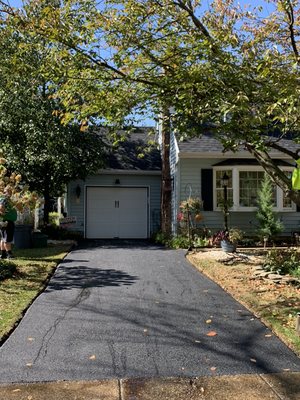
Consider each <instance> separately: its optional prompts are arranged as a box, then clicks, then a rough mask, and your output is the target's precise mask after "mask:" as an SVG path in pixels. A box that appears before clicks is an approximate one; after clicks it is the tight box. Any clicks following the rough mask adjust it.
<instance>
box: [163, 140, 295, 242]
mask: <svg viewBox="0 0 300 400" xmlns="http://www.w3.org/2000/svg"><path fill="white" fill-rule="evenodd" d="M171 143H172V144H171V157H170V162H171V174H172V181H173V199H172V209H173V212H172V215H173V216H172V227H173V232H174V233H175V232H176V231H177V224H178V222H177V215H178V213H179V204H180V202H181V201H182V200H186V199H187V198H188V197H190V196H191V197H199V198H201V199H202V200H203V212H202V214H203V217H204V218H203V220H202V221H201V224H200V225H205V226H206V227H207V228H209V229H211V230H212V231H213V232H215V231H217V230H219V229H223V228H224V216H223V212H222V209H221V207H220V205H221V201H222V200H223V196H224V189H223V187H222V183H221V178H222V177H223V175H224V173H225V172H226V174H227V175H228V176H229V178H230V179H229V186H228V199H229V201H231V202H232V203H233V206H232V207H231V208H230V213H229V219H228V221H229V226H230V227H238V228H240V229H242V230H243V231H244V232H245V233H248V234H255V231H256V230H257V223H256V217H255V214H256V209H257V208H256V205H257V192H258V189H259V187H260V183H261V180H262V178H263V174H264V172H263V169H262V167H260V166H259V165H258V163H257V162H256V160H255V159H254V158H253V157H251V155H250V153H249V152H247V151H246V150H241V151H239V152H237V153H232V152H226V153H224V152H223V146H222V145H221V143H220V142H219V141H218V140H216V139H215V138H214V137H213V136H212V135H210V134H209V133H208V134H205V135H203V136H202V137H200V138H193V139H190V140H184V141H181V142H180V141H177V140H176V138H175V136H174V135H172V138H171ZM284 143H285V146H286V147H288V148H293V150H295V144H294V143H293V142H292V141H291V140H285V141H284ZM272 158H273V159H276V162H277V163H278V165H280V166H281V168H282V169H283V170H284V171H286V173H287V174H291V173H292V171H293V169H294V165H295V163H294V162H293V160H291V159H290V158H289V157H288V156H287V155H286V154H284V153H281V152H280V153H279V152H275V151H273V152H272ZM274 202H275V207H274V211H276V212H278V215H279V217H280V219H281V220H282V222H283V224H284V232H283V235H290V234H291V232H293V231H299V230H300V212H298V210H297V207H296V205H295V204H294V203H292V202H291V201H290V200H289V199H288V198H286V197H285V196H284V195H283V192H282V190H281V189H279V188H278V187H274Z"/></svg>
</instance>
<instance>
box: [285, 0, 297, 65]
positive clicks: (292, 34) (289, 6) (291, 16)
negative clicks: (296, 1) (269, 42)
mask: <svg viewBox="0 0 300 400" xmlns="http://www.w3.org/2000/svg"><path fill="white" fill-rule="evenodd" d="M286 6H287V7H286V8H285V11H286V14H287V17H288V19H289V31H290V39H291V44H292V48H293V52H294V54H295V56H296V61H297V64H299V63H300V57H299V51H298V47H297V43H296V38H295V29H294V24H295V16H294V8H293V5H292V3H291V1H290V0H287V5H286Z"/></svg>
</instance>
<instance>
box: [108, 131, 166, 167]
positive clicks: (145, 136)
mask: <svg viewBox="0 0 300 400" xmlns="http://www.w3.org/2000/svg"><path fill="white" fill-rule="evenodd" d="M124 133H125V134H126V131H124V132H123V131H121V132H119V134H120V135H121V134H124ZM150 140H151V141H153V140H155V135H154V134H153V128H146V127H145V128H143V127H141V128H135V129H134V130H133V131H131V132H130V134H128V135H127V134H126V137H125V139H124V140H123V139H122V140H121V141H120V142H119V144H118V145H117V146H111V147H109V150H108V154H107V158H106V168H105V169H117V170H131V171H132V170H135V171H161V154H160V151H159V149H158V147H157V146H154V145H153V144H152V145H150V144H149V141H150Z"/></svg>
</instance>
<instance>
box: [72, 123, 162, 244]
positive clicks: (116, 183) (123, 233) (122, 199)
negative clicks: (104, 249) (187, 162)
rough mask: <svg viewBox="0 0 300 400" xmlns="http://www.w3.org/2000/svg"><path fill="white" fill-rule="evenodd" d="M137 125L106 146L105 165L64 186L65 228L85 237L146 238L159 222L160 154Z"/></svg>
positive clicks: (146, 134) (147, 130)
mask: <svg viewBox="0 0 300 400" xmlns="http://www.w3.org/2000/svg"><path fill="white" fill-rule="evenodd" d="M149 133H150V129H149V128H137V129H136V130H135V131H134V132H132V133H131V134H130V136H129V137H128V138H127V139H126V140H124V141H121V142H120V145H119V146H118V147H116V148H114V147H112V148H111V149H110V151H109V153H108V155H107V162H106V165H107V166H106V168H105V169H103V170H101V171H99V172H98V173H97V174H95V175H92V176H88V177H87V178H86V179H85V180H84V181H83V180H77V181H73V182H71V183H70V184H69V185H68V188H67V199H66V211H67V215H68V218H69V221H70V224H69V226H68V228H69V229H71V230H75V231H79V232H81V233H82V234H83V236H84V237H85V238H88V239H101V238H105V239H112V238H120V239H146V238H149V237H150V236H151V235H152V234H153V233H154V232H157V231H158V230H159V226H160V180H161V158H160V152H159V150H158V149H157V148H156V147H153V146H152V147H148V142H149V139H150V136H149Z"/></svg>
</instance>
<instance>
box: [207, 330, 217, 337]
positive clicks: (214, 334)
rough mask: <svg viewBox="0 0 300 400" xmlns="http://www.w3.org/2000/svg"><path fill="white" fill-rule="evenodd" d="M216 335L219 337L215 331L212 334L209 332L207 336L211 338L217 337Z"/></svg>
mask: <svg viewBox="0 0 300 400" xmlns="http://www.w3.org/2000/svg"><path fill="white" fill-rule="evenodd" d="M216 335H217V332H215V331H210V332H208V333H207V334H206V336H210V337H212V336H216Z"/></svg>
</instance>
